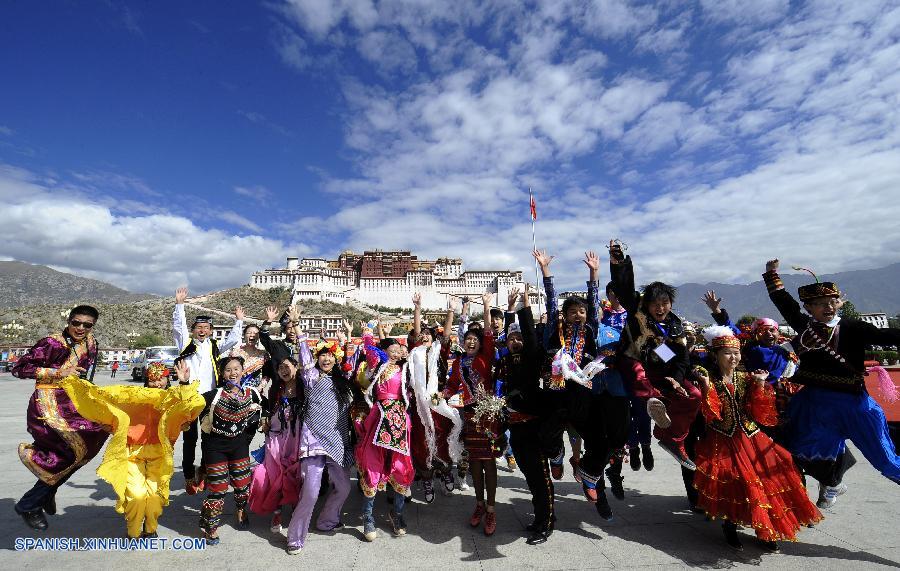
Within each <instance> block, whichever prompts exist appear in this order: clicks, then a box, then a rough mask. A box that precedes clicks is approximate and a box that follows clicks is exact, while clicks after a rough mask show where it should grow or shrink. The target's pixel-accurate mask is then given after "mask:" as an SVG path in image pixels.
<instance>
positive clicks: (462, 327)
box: [456, 297, 469, 340]
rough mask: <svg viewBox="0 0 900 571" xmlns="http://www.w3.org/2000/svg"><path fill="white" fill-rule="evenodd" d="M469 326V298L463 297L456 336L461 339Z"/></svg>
mask: <svg viewBox="0 0 900 571" xmlns="http://www.w3.org/2000/svg"><path fill="white" fill-rule="evenodd" d="M468 328H469V298H467V297H466V298H463V302H462V310H461V311H460V313H459V325H457V328H456V337H457V338H458V339H460V340H461V339H462V338H463V337H465V336H466V331H467V330H468Z"/></svg>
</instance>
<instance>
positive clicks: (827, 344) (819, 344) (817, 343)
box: [800, 323, 847, 364]
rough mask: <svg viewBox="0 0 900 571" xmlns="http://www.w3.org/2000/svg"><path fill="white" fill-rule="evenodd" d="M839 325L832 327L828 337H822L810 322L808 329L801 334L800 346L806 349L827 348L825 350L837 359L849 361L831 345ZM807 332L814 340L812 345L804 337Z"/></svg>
mask: <svg viewBox="0 0 900 571" xmlns="http://www.w3.org/2000/svg"><path fill="white" fill-rule="evenodd" d="M838 327H840V325H835V326H834V327H832V328H831V333H830V334H829V335H828V339H822V338H821V337H820V336H819V334H818V333H817V332H816V330H815V329H814V328H813V326H812V323H810V324H809V325H808V326H807V327H806V329H805V330H804V331H803V333H801V334H800V346H801V347H802V348H803V349H804V350H805V351H821V350H825V351H827V352H828V354H829V355H831V356H832V357H834V358H835V359H837V360H838V361H840V362H841V363H843V364H846V363H847V361H846V360H844V357H843V356H842V355H840V354H839V353H838V352H837V351H835V350H834V349H833V348H832V347H831V341H832V339H834V336H835V335H836V334H837V331H838ZM807 334H809V337H811V338H812V340H813V343H812V345H807V344H806V343H805V342H804V341H803V338H804V337H805V336H806V335H807Z"/></svg>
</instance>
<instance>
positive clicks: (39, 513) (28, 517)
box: [19, 508, 48, 531]
mask: <svg viewBox="0 0 900 571" xmlns="http://www.w3.org/2000/svg"><path fill="white" fill-rule="evenodd" d="M19 515H20V516H22V519H23V520H24V521H25V524H26V525H28V527H30V528H31V529H34V530H37V531H44V530H46V529H47V527H48V524H47V517H46V516H44V510H42V509H40V508H38V509H36V510H34V511H32V512H22V513H20V514H19Z"/></svg>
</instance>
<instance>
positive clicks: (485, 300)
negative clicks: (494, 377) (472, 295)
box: [481, 292, 494, 363]
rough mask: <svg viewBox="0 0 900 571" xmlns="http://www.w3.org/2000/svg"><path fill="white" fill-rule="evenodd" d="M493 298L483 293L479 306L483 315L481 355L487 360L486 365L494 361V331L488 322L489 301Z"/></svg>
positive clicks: (489, 312)
mask: <svg viewBox="0 0 900 571" xmlns="http://www.w3.org/2000/svg"><path fill="white" fill-rule="evenodd" d="M493 297H494V295H493V294H491V293H488V292H485V293H484V294H482V296H481V304H482V305H483V306H484V315H485V318H484V319H485V326H484V333H483V334H482V341H481V355H482V356H483V357H485V358H486V359H488V361H487V362H488V363H492V362H493V360H494V329H493V328H492V327H491V325H490V323H489V322H488V320H489V319H490V318H491V317H490V314H491V300H492V298H493Z"/></svg>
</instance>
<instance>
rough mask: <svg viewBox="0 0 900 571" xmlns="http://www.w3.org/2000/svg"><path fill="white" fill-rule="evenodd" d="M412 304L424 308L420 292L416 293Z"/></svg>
mask: <svg viewBox="0 0 900 571" xmlns="http://www.w3.org/2000/svg"><path fill="white" fill-rule="evenodd" d="M412 302H413V306H415V307H422V294H421V293H419V292H416V293H414V294H413V296H412Z"/></svg>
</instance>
